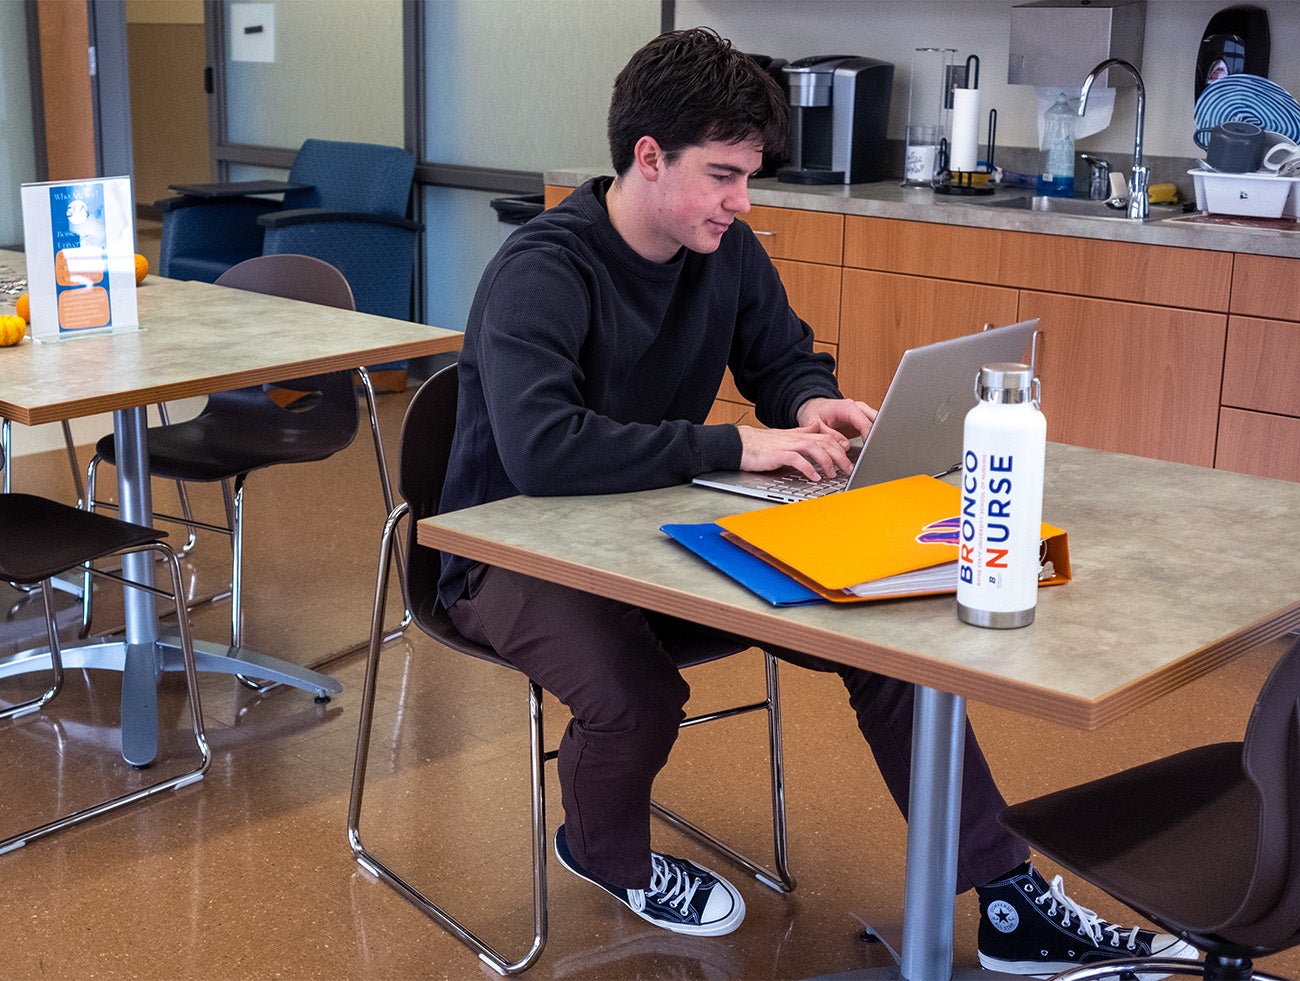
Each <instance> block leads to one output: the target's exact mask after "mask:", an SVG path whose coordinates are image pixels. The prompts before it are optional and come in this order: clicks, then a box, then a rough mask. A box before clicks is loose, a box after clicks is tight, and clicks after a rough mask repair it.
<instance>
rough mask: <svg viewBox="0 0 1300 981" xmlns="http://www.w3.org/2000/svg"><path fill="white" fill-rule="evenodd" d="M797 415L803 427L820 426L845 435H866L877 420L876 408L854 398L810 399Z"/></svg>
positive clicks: (800, 407)
mask: <svg viewBox="0 0 1300 981" xmlns="http://www.w3.org/2000/svg"><path fill="white" fill-rule="evenodd" d="M796 415H797V417H798V419H799V425H800V426H802V427H805V428H809V427H813V428H816V427H819V426H820V427H823V428H826V429H833V430H834V431H835V432H837V433H842V434H844V435H845V436H866V435H867V433H868V432H870V431H871V424H872V423H873V422H875V421H876V410H875V409H873V408H872V407H871V406H869V405H867V403H866V402H858V401H855V400H854V399H826V398H816V399H809V400H808V401H807V402H805V403H804V404H803V405H801V406H799V411H798V413H796Z"/></svg>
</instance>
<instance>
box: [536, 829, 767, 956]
mask: <svg viewBox="0 0 1300 981" xmlns="http://www.w3.org/2000/svg"><path fill="white" fill-rule="evenodd" d="M555 857H556V858H558V859H559V860H560V864H561V865H563V866H564V867H565V868H566V869H568V870H569V871H570V872H572V873H573V874H574V875H576V876H580V877H581V878H583V879H586V880H587V881H588V882H591V883H594V884H595V885H598V886H600V888H602V889H604V890H605V891H606V892H608V893H609V894H610V895H611V896H613V897H614V898H615V899H617V900H618V901H619V902H621V903H623V904H625V905H626V906H627V908H628V909H630V910H631V911H632V912H633V913H635V914H636V915H637V916H639V917H641V919H643V920H648V921H649V922H651V923H653V924H654V925H655V926H658V927H663V928H664V929H665V930H672V931H673V932H674V933H690V934H694V935H696V936H700V937H720V936H722V935H723V934H724V933H730V932H731V931H732V930H734V929H736V927H738V926H740V922H741V920H743V919H744V918H745V901H744V899H742V898H741V896H740V893H739V892H737V891H736V887H735V886H733V885H732V884H731V883H730V882H728V881H727V880H726V879H724V878H722V876H720V875H716V874H714V873H713V872H710V871H709V870H708V869H706V868H704V867H702V866H699V865H696V864H695V863H694V862H688V861H687V860H686V859H684V858H674V857H673V856H672V855H660V854H659V853H658V852H651V853H650V865H651V878H650V888H649V889H619V888H618V887H617V886H611V885H609V884H608V883H605V882H601V881H600V880H599V879H597V878H596V877H595V876H594V875H591V874H590V873H588V872H587V871H585V870H584V869H583V868H582V866H580V865H579V864H578V863H577V862H575V861H574V860H573V856H572V855H571V854H569V844H568V842H567V841H566V840H565V838H564V825H560V827H559V828H557V829H556V832H555Z"/></svg>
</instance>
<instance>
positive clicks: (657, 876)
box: [642, 852, 703, 913]
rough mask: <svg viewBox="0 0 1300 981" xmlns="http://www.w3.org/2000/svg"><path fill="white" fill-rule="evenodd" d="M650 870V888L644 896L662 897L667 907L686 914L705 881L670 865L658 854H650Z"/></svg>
mask: <svg viewBox="0 0 1300 981" xmlns="http://www.w3.org/2000/svg"><path fill="white" fill-rule="evenodd" d="M650 870H651V871H650V888H649V889H646V890H644V892H643V895H644V896H655V897H662V898H663V901H664V903H665V904H666V905H668V906H673V907H676V908H677V909H678V910H679V911H680V912H682V913H685V912H686V911H687V909H688V908H689V907H690V904H691V900H692V899H694V898H695V890H697V889H699V888H700V884H701V883H702V882H703V880H702V879H701V878H700V877H699V876H697V875H690V874H688V873H687V872H686V870H685V869H683V868H682V867H681V866H680V865H676V864H670V863H669V862H667V861H666V860H665V859H664V857H663V856H662V855H660V854H658V853H657V852H651V853H650ZM642 902H643V904H644V899H643V900H642Z"/></svg>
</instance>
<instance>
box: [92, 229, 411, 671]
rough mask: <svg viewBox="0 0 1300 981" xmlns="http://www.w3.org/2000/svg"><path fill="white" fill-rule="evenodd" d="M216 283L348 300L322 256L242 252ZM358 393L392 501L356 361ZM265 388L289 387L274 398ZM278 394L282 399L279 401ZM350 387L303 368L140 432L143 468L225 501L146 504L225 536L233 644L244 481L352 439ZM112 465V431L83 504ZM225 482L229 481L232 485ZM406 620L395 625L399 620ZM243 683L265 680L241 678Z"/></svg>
mask: <svg viewBox="0 0 1300 981" xmlns="http://www.w3.org/2000/svg"><path fill="white" fill-rule="evenodd" d="M217 285H219V286H229V287H231V288H233V289H243V290H249V291H251V292H254V293H266V294H270V295H272V296H282V297H287V298H289V299H295V300H306V301H308V302H312V303H319V304H322V305H325V306H331V307H339V308H341V309H345V310H352V309H354V306H353V303H352V291H351V289H350V288H349V286H348V282H347V280H346V279H344V277H343V275H342V273H340V272H339V271H338V270H337V269H335V268H334V267H333V266H331V265H329V263H326V262H323V261H321V260H320V259H314V258H311V257H309V256H303V255H268V256H258V257H256V258H253V259H248V260H246V261H244V262H241V263H239V264H238V265H236V266H234V267H232V268H231V269H229V270H227V271H226V272H224V273H222V274H221V276H220V277H218V279H217ZM355 374H356V377H357V378H358V379H359V380H360V382H361V386H362V389H363V391H364V393H365V399H366V406H367V408H368V410H369V414H370V429H371V436H372V437H373V440H374V445H375V456H376V460H377V462H378V467H379V480H380V486H381V489H382V490H383V495H384V504H385V506H386V507H387V508H388V509H389V510H391V509H392V507H393V496H392V490H391V487H390V485H389V481H388V467H387V464H386V461H385V459H384V450H383V444H382V442H381V441H380V436H379V416H378V412H377V410H376V406H375V395H374V390H373V388H372V387H371V384H370V379H369V375H368V373H367V372H366V370H365V369H364V368H357V369H355ZM271 390H279V391H280V392H288V393H290V398H291V400H290V401H289V402H288V404H287V405H282V404H281V403H280V401H277V400H275V399H273V398H272V397H271V394H270V391H271ZM281 401H283V400H281ZM357 419H358V413H357V396H356V391H355V388H354V385H353V372H351V371H335V372H330V373H328V374H323V375H311V376H309V377H305V378H297V379H293V380H291V381H282V382H277V383H276V384H275V385H266V386H252V387H248V388H238V389H234V390H232V391H228V392H218V393H216V394H214V395H210V396H208V401H207V404H206V405H205V406H204V407H203V410H202V411H201V412H200V413H199V414H198V415H197V416H196V417H195V418H193V419H189V420H186V421H184V422H178V423H173V424H171V425H163V426H151V427H150V428H149V430H148V432H147V439H148V452H149V467H150V470H151V471H152V473H153V475H154V476H156V477H166V478H170V479H174V480H179V481H197V482H201V483H214V482H220V483H221V486H222V492H223V497H224V500H225V506H226V520H227V523H226V524H225V525H214V524H208V523H204V522H200V521H196V520H194V519H193V517H192V516H181V517H177V516H174V515H165V514H159V513H156V514H155V515H154V517H155V519H156V520H164V521H174V522H177V523H179V524H183V525H187V526H191V527H198V528H201V529H204V530H207V531H216V532H219V533H221V534H223V535H226V536H228V537H229V538H230V540H231V546H232V549H233V552H234V556H233V563H232V571H231V587H230V597H231V599H230V643H231V645H232V646H234V647H242V646H243V639H244V633H243V602H242V600H243V501H244V482H245V481H246V480H247V479H248V476H249V474H251V473H252V472H253V471H255V470H259V469H261V468H263V467H269V466H273V465H276V464H282V463H308V462H312V461H316V460H324V459H326V458H328V457H330V456H333V455H334V454H335V453H337V452H339V451H340V450H342V449H345V448H346V447H347V446H349V445H350V444H351V443H352V440H353V438H354V437H355V436H356V432H357ZM101 460H103V461H107V462H108V463H110V464H116V460H117V445H116V441H115V440H114V438H113V436H112V434H110V435H108V436H105V437H104V438H103V439H101V440H100V441H99V442H98V443H97V444H96V446H95V456H94V458H93V459H92V460H91V463H90V470H89V474H88V479H87V497H88V499H89V501H90V507H91V509H92V510H93V509H94V507H96V506H99V507H104V506H109V507H111V506H113V505H111V504H108V503H106V502H104V501H99V500H96V490H95V487H96V475H97V471H98V467H99V463H100V461H101ZM232 483H233V489H232ZM85 595H86V605H85V607H84V624H83V631H85V630H87V629H88V628H89V621H90V616H91V612H90V605H89V601H90V595H91V594H90V590H89V589H87V590H86V593H85ZM405 623H406V621H403V623H402V624H401V625H400V626H399V628H398V629H402V628H404V627H405ZM365 646H366V642H365V641H362V642H360V643H358V644H355V645H353V646H352V647H350V648H345V649H344V650H341V651H336V652H334V653H332V654H330V655H328V656H326V657H323V658H320V659H318V660H317V661H315V662H313V663H312V664H310V665H308V666H309V667H313V668H315V667H319V666H322V665H324V664H327V663H329V662H330V661H333V660H337V659H338V658H339V657H341V656H342V655H343V654H346V653H351V652H352V651H354V650H360V649H362V648H363V647H365ZM240 680H241V681H243V682H244V683H245V684H248V685H249V686H250V687H254V688H258V689H259V690H261V689H264V688H266V687H268V686H266V685H263V684H261V683H259V682H257V681H254V680H251V679H248V678H243V677H242V676H241V679H240Z"/></svg>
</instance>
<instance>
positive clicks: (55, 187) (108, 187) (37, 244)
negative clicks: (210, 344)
mask: <svg viewBox="0 0 1300 981" xmlns="http://www.w3.org/2000/svg"><path fill="white" fill-rule="evenodd" d="M22 201H23V243H24V249H25V250H26V253H27V290H28V296H29V300H28V302H29V303H30V305H31V318H32V320H31V323H32V338H33V340H36V341H49V340H59V339H62V338H66V337H71V336H76V335H81V334H87V333H103V332H105V331H113V330H124V329H131V330H134V329H138V328H139V324H140V321H139V316H138V314H137V312H136V301H135V223H134V221H133V214H134V203H133V201H132V195H131V179H130V178H129V177H103V178H94V179H91V180H84V181H51V182H47V183H41V184H24V185H23V186H22Z"/></svg>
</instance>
